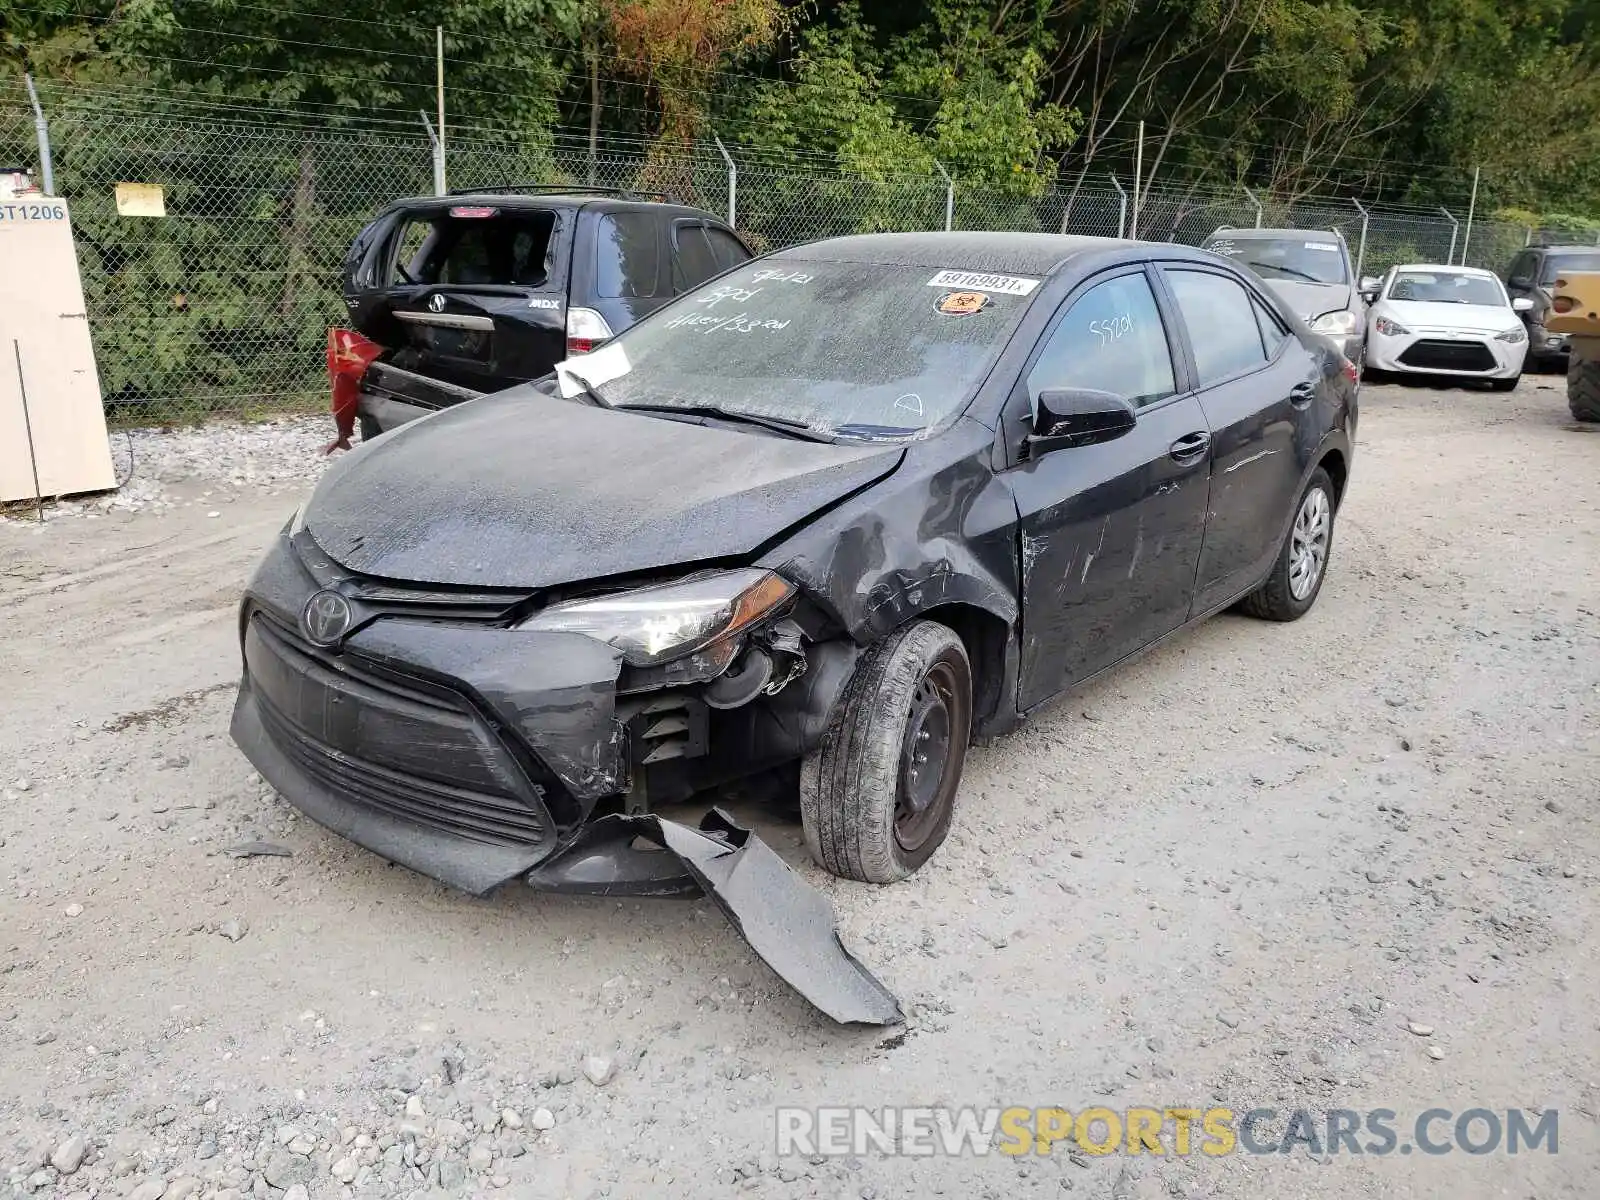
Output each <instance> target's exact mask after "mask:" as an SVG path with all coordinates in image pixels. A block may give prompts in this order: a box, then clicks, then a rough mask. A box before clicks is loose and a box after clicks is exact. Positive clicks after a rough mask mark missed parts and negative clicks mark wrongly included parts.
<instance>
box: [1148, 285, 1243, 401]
mask: <svg viewBox="0 0 1600 1200" xmlns="http://www.w3.org/2000/svg"><path fill="white" fill-rule="evenodd" d="M1165 273H1166V277H1167V283H1168V285H1169V286H1170V287H1171V288H1172V297H1173V299H1174V300H1176V301H1177V302H1178V310H1179V311H1180V312H1181V313H1182V314H1183V323H1184V324H1185V325H1187V326H1188V327H1189V344H1190V346H1191V347H1192V348H1193V349H1194V364H1195V369H1196V370H1197V371H1198V372H1199V373H1200V386H1201V387H1206V386H1208V385H1210V384H1213V383H1216V382H1218V381H1220V380H1223V379H1226V378H1228V377H1229V376H1230V375H1237V374H1239V373H1240V372H1242V371H1248V370H1251V369H1252V368H1255V367H1259V366H1262V365H1264V364H1265V363H1266V361H1267V354H1266V350H1265V348H1264V347H1263V345H1262V340H1261V326H1260V325H1259V324H1258V323H1257V317H1256V314H1255V312H1254V311H1253V309H1254V304H1255V302H1254V301H1253V300H1251V298H1250V294H1249V293H1248V292H1246V291H1245V290H1244V288H1243V287H1241V286H1240V285H1239V284H1237V283H1235V282H1234V281H1233V280H1231V279H1228V278H1226V277H1225V276H1222V275H1213V274H1211V273H1210V272H1209V271H1183V270H1174V269H1172V268H1170V267H1168V268H1165Z"/></svg>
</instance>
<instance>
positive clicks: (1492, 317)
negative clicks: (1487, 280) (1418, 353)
mask: <svg viewBox="0 0 1600 1200" xmlns="http://www.w3.org/2000/svg"><path fill="white" fill-rule="evenodd" d="M1379 308H1380V309H1381V311H1382V312H1383V313H1384V314H1385V315H1387V316H1389V317H1391V318H1392V319H1394V320H1396V321H1399V322H1400V324H1402V325H1404V326H1405V327H1406V328H1407V329H1410V330H1413V331H1417V330H1422V329H1464V330H1472V331H1473V332H1475V333H1504V332H1505V331H1506V330H1508V329H1512V328H1515V327H1516V326H1518V325H1520V324H1522V318H1521V317H1519V316H1518V315H1517V314H1516V313H1515V312H1513V311H1511V310H1510V309H1508V308H1503V307H1501V306H1500V305H1498V304H1451V303H1449V302H1448V301H1443V300H1431V301H1430V300H1384V301H1382V302H1381V304H1380V305H1379Z"/></svg>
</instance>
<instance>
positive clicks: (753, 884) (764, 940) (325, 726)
mask: <svg viewBox="0 0 1600 1200" xmlns="http://www.w3.org/2000/svg"><path fill="white" fill-rule="evenodd" d="M245 656H246V663H247V665H248V668H249V670H248V674H247V675H246V678H245V682H244V684H243V685H242V686H241V688H240V692H239V700H238V703H237V705H236V706H235V709H234V715H233V729H232V732H233V737H234V740H235V741H236V742H237V743H238V744H239V746H240V748H241V749H243V750H244V752H245V755H246V757H248V758H249V759H250V761H251V762H252V763H253V764H254V765H255V766H256V768H257V769H258V770H259V771H260V772H261V774H262V775H263V776H264V777H265V778H266V779H267V781H268V782H270V783H271V784H272V785H273V786H274V787H275V788H277V789H279V791H281V792H282V793H283V794H284V795H285V796H288V797H289V798H291V799H292V801H293V802H294V803H295V804H296V806H297V807H299V808H300V809H301V810H302V811H304V812H305V813H306V814H307V815H308V816H310V817H312V818H313V819H314V820H316V821H318V822H319V823H321V824H323V825H325V826H327V827H328V828H330V829H332V830H333V831H334V832H336V833H339V834H342V835H343V836H345V837H348V838H350V839H351V840H352V841H355V842H357V843H359V844H361V845H363V846H366V847H368V848H369V849H371V850H373V851H374V852H376V853H378V854H380V855H382V856H384V857H385V858H388V859H390V860H391V861H394V862H398V863H401V864H403V865H405V866H408V867H411V868H412V869H414V870H418V871H422V872H424V873H426V874H428V875H431V876H433V877H435V878H437V879H440V880H442V881H444V882H446V883H450V884H452V885H454V886H457V887H460V888H463V889H464V890H467V891H470V892H474V893H478V894H481V893H484V892H487V891H489V890H491V889H493V888H494V887H496V886H498V885H499V884H501V883H503V882H506V881H508V880H510V879H513V878H516V877H517V876H519V875H525V877H526V879H527V882H528V883H529V884H530V885H531V886H533V887H534V888H536V889H539V890H541V891H549V892H567V893H579V894H588V895H599V896H615V895H626V896H684V895H694V894H696V893H699V892H704V893H705V894H707V895H709V896H710V897H711V898H712V900H714V901H715V902H716V905H717V907H718V908H720V909H721V910H722V912H723V913H724V914H725V915H726V916H727V918H728V920H729V921H730V922H731V923H732V924H733V927H734V928H735V929H736V930H737V931H738V932H739V933H740V935H741V936H742V937H744V939H745V940H746V941H747V942H749V944H750V946H751V947H752V948H753V949H754V950H755V951H756V953H757V954H759V955H760V956H761V957H762V959H763V960H765V961H766V963H767V964H768V965H769V966H770V967H772V969H773V970H774V971H775V972H777V974H778V975H780V976H781V977H783V978H784V979H785V980H786V981H787V982H788V983H789V984H790V985H791V986H793V987H794V988H795V990H796V991H798V992H799V993H800V994H801V995H802V996H804V997H805V998H806V999H807V1000H809V1001H810V1002H811V1003H812V1004H814V1005H815V1006H816V1007H817V1008H818V1009H820V1010H821V1011H822V1012H824V1013H826V1014H827V1015H828V1016H830V1017H832V1018H833V1019H834V1020H836V1021H839V1022H841V1023H862V1024H871V1025H888V1024H894V1023H897V1022H899V1021H900V1020H901V1012H900V1006H899V1004H898V1002H897V1001H896V1000H895V998H894V996H893V995H892V994H891V993H890V992H889V991H888V990H887V989H886V988H885V987H884V986H883V985H882V984H881V983H879V982H878V980H877V979H876V978H874V977H873V976H872V974H871V973H870V972H869V971H867V969H866V968H865V967H863V966H862V965H861V964H860V963H859V962H858V961H857V960H856V959H855V958H854V957H853V956H852V955H851V954H850V952H849V951H848V950H846V949H845V948H844V945H843V943H842V942H840V940H839V936H838V934H837V933H836V932H835V929H834V912H833V906H832V904H830V903H829V901H828V899H827V898H826V897H825V896H823V895H822V894H821V893H820V892H818V891H817V890H816V889H815V888H813V887H811V886H810V885H809V884H807V883H806V882H805V881H804V880H803V879H801V878H800V877H799V876H798V875H796V874H795V873H794V872H793V871H792V870H790V868H789V866H788V865H787V864H786V863H785V862H784V861H783V860H782V859H781V858H779V857H778V855H777V854H775V853H774V852H773V851H772V849H771V848H770V847H768V846H767V845H766V844H765V843H764V842H762V841H761V839H760V838H758V837H756V836H755V835H754V834H752V833H751V832H750V831H748V830H746V829H743V828H741V827H740V826H738V825H736V824H735V823H734V822H733V820H732V819H731V818H729V817H728V816H727V815H726V814H725V813H723V812H722V811H721V810H713V811H712V812H710V813H708V814H707V815H706V817H705V818H704V820H703V821H702V822H701V825H700V828H699V829H694V828H691V827H690V826H687V825H683V824H680V823H678V822H675V821H667V820H663V819H662V818H660V817H658V816H655V815H653V814H648V815H647V814H641V815H625V814H621V813H614V814H610V815H607V816H603V817H599V818H597V819H595V820H593V821H591V822H589V823H587V824H585V825H583V826H582V827H581V828H580V829H579V830H578V832H577V835H576V836H575V837H574V838H572V839H571V840H569V841H567V842H566V844H565V845H563V846H560V847H559V848H557V847H556V845H555V842H556V828H555V824H554V822H553V821H552V820H551V819H550V815H549V812H548V810H547V809H546V808H545V806H544V803H543V793H542V791H541V789H539V788H537V787H535V788H532V789H529V788H528V787H527V786H526V784H524V785H523V786H522V790H523V791H525V792H528V794H527V795H524V796H520V797H519V796H517V795H512V794H505V793H507V792H515V791H516V790H517V785H516V783H515V779H516V776H517V774H518V773H517V772H516V767H515V764H514V763H512V762H511V761H510V760H509V758H508V756H506V755H505V754H504V752H503V748H501V747H498V746H497V745H496V739H495V738H494V736H493V733H492V731H491V730H489V729H488V728H487V727H485V726H484V725H483V723H482V722H481V720H478V719H476V718H475V717H474V716H473V714H472V713H471V711H470V709H469V708H468V707H467V706H465V705H452V704H451V703H450V702H449V701H448V700H447V699H446V693H445V692H444V691H440V692H438V693H433V692H431V691H429V690H427V689H419V688H415V687H413V686H406V685H405V684H404V683H402V681H401V679H400V677H398V676H394V677H385V676H381V675H378V674H373V675H371V676H368V675H367V674H366V672H364V671H360V670H352V669H350V667H349V665H348V663H342V664H340V666H339V667H337V668H336V667H334V666H332V665H331V664H330V663H329V662H326V661H324V660H323V659H322V658H321V657H320V656H318V655H317V654H316V652H315V650H314V648H313V647H311V646H309V645H305V644H298V639H296V638H294V637H293V636H292V635H291V634H289V632H288V631H287V630H285V629H281V628H279V627H276V626H275V625H274V624H273V623H272V622H271V621H270V620H268V619H266V618H264V617H262V616H261V615H259V614H257V615H256V616H254V617H253V619H250V620H249V623H248V626H247V632H246V635H245ZM284 709H289V710H291V711H292V714H293V715H292V716H290V715H289V714H287V713H285V712H284V711H283V710H284ZM419 720H420V721H424V722H426V724H427V732H428V736H422V735H423V726H422V725H419V724H418V722H419ZM353 749H358V750H359V753H355V752H352V750H353ZM375 759H381V760H382V761H374V760H375ZM424 759H432V760H434V762H435V764H437V763H439V762H448V763H449V764H450V768H451V769H450V771H449V773H450V774H453V775H455V776H456V777H457V779H458V782H457V783H456V784H445V783H443V782H441V781H434V780H431V779H430V778H429V776H428V775H427V774H419V773H413V772H412V770H408V769H407V768H412V767H414V766H415V765H416V763H417V762H419V761H421V760H424ZM435 773H437V772H435ZM508 785H509V786H508ZM641 840H642V841H644V842H645V843H648V845H646V846H641V845H640V844H639V843H640V842H641ZM652 847H653V848H652Z"/></svg>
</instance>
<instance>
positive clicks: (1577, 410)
mask: <svg viewBox="0 0 1600 1200" xmlns="http://www.w3.org/2000/svg"><path fill="white" fill-rule="evenodd" d="M1567 407H1568V408H1569V409H1571V410H1572V419H1573V420H1575V421H1600V358H1590V359H1579V358H1577V357H1574V358H1573V359H1572V361H1571V362H1569V363H1568V364H1567Z"/></svg>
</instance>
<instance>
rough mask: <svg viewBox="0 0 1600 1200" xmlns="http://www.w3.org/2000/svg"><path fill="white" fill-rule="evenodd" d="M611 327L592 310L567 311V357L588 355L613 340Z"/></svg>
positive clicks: (572, 309)
mask: <svg viewBox="0 0 1600 1200" xmlns="http://www.w3.org/2000/svg"><path fill="white" fill-rule="evenodd" d="M612 336H613V335H612V333H611V326H609V325H607V324H606V319H605V318H604V317H602V316H601V315H600V314H599V313H597V312H595V311H594V309H592V308H569V309H567V355H568V357H571V356H572V355H574V354H587V353H589V351H591V350H593V349H594V348H595V347H596V346H598V345H600V343H601V342H604V341H606V340H608V339H609V338H611V337H612Z"/></svg>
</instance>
